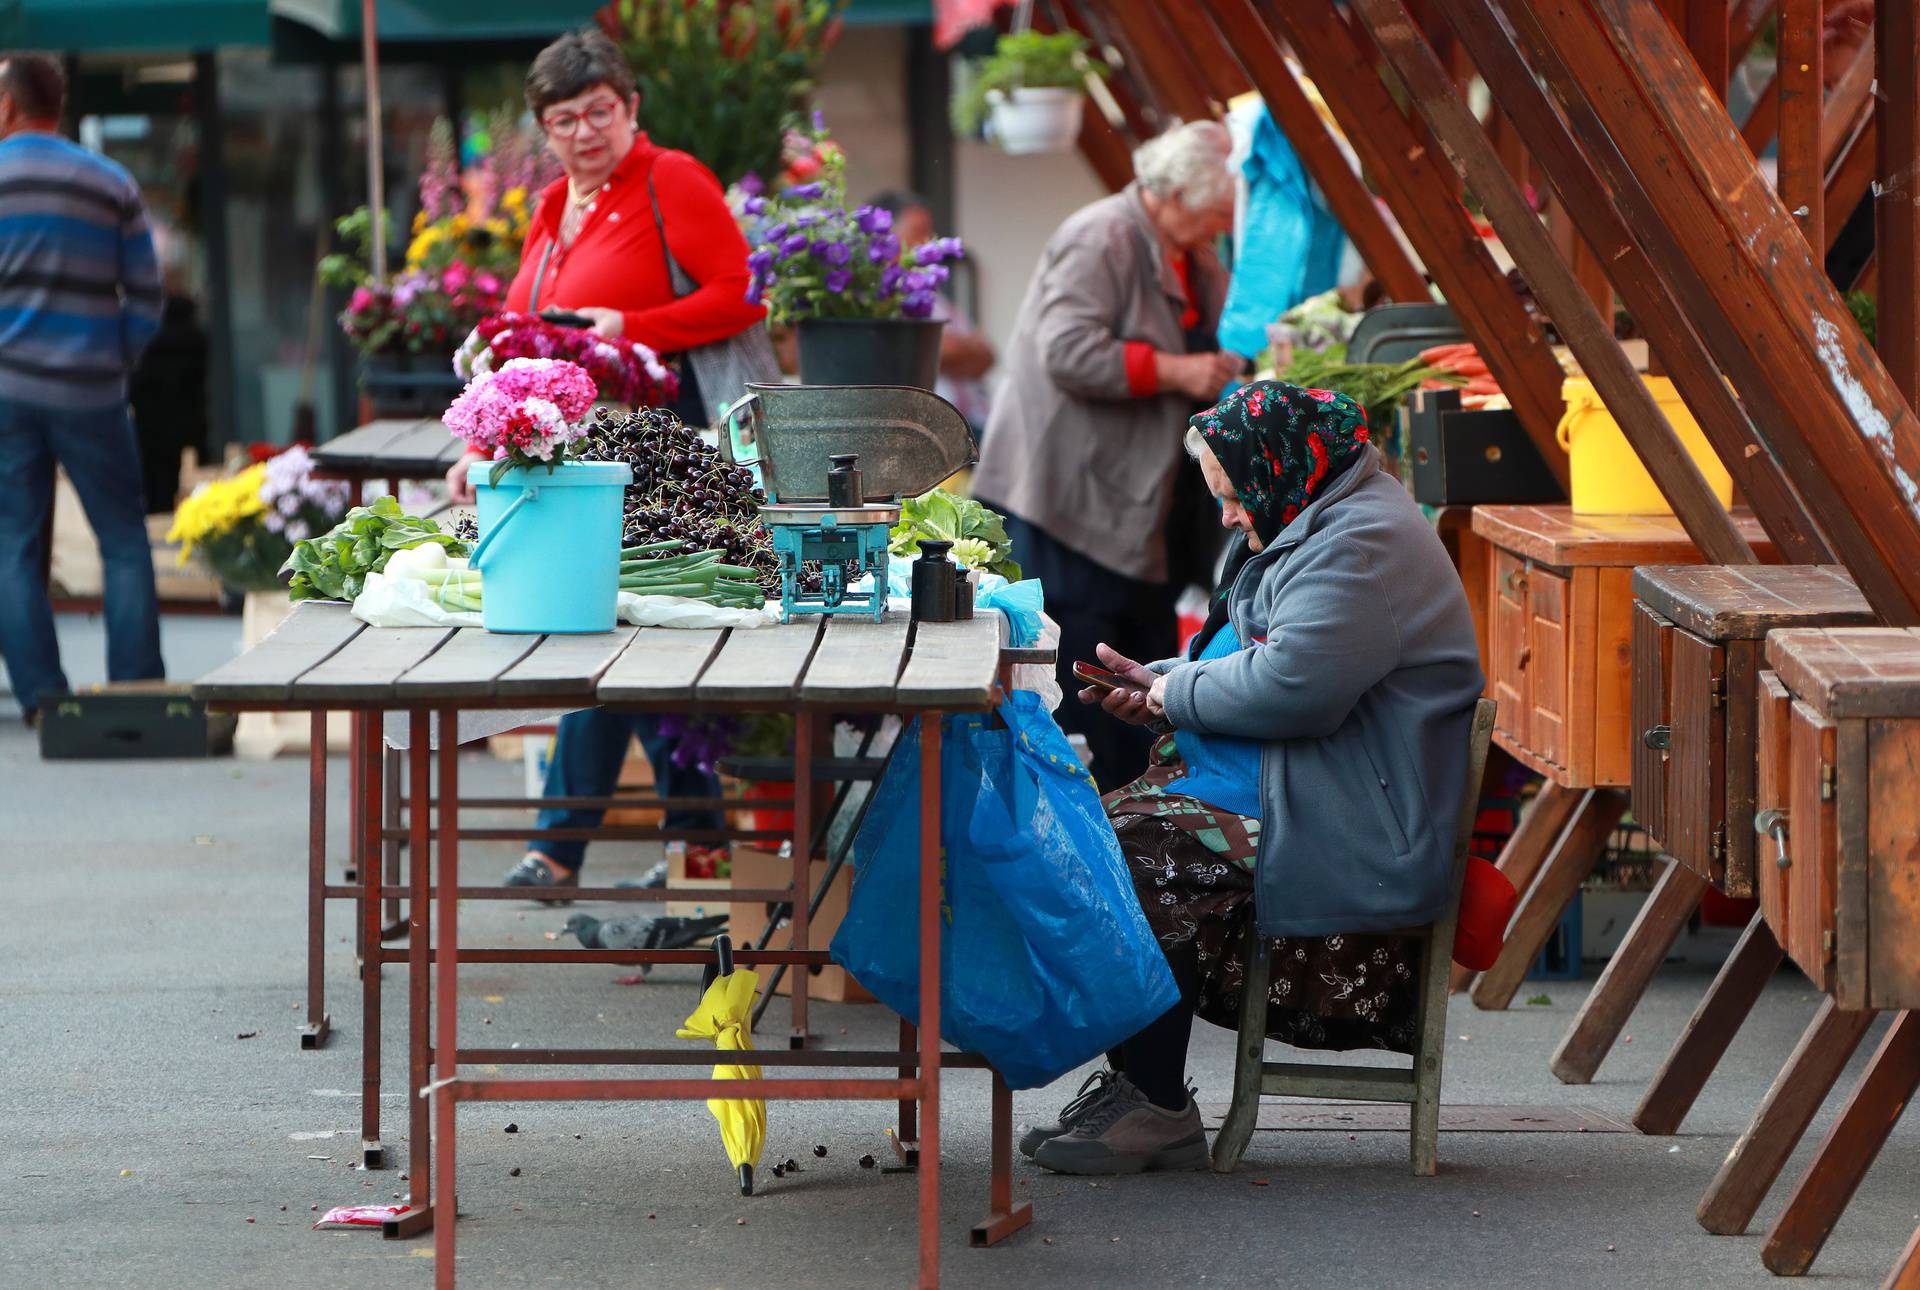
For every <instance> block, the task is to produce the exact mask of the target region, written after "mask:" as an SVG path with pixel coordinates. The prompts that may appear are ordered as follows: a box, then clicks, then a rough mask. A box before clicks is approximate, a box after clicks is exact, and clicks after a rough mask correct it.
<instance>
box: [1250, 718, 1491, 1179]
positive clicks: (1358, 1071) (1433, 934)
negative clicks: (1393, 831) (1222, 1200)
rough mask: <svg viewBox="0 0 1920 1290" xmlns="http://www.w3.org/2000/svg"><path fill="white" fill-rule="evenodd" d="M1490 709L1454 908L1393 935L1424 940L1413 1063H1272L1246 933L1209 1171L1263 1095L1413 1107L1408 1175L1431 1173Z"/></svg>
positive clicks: (1483, 722) (1474, 746)
mask: <svg viewBox="0 0 1920 1290" xmlns="http://www.w3.org/2000/svg"><path fill="white" fill-rule="evenodd" d="M1493 713H1494V703H1493V700H1492V699H1481V700H1480V701H1479V703H1478V704H1477V705H1476V706H1475V707H1474V710H1473V727H1472V734H1471V736H1470V738H1469V740H1468V744H1467V783H1466V793H1465V797H1464V799H1463V800H1462V802H1461V804H1460V819H1459V824H1458V826H1457V827H1456V829H1455V832H1454V843H1453V902H1452V903H1451V904H1450V905H1449V906H1448V907H1447V912H1446V913H1445V914H1443V915H1441V916H1440V918H1439V919H1438V920H1436V921H1434V922H1432V923H1429V924H1428V925H1427V926H1425V927H1416V928H1409V929H1406V930H1404V931H1399V932H1396V933H1394V935H1397V936H1417V937H1420V938H1421V939H1422V940H1424V941H1425V942H1426V947H1425V951H1424V953H1423V954H1422V955H1421V964H1420V984H1419V990H1420V1009H1419V1022H1418V1029H1417V1031H1416V1035H1415V1039H1414V1052H1413V1065H1412V1066H1411V1067H1410V1068H1408V1069H1406V1070H1397V1069H1394V1068H1391V1067H1379V1066H1333V1065H1317V1064H1308V1063H1301V1062H1270V1061H1267V1060H1266V1046H1267V977H1268V968H1269V955H1270V954H1271V951H1272V943H1271V942H1270V941H1268V940H1266V939H1265V938H1264V937H1262V936H1260V935H1259V933H1258V932H1257V931H1256V930H1255V929H1254V928H1251V927H1249V928H1248V929H1247V946H1246V962H1247V979H1246V983H1245V985H1243V986H1242V987H1241V995H1240V1048H1239V1057H1238V1060H1237V1061H1236V1062H1235V1064H1234V1072H1233V1105H1232V1106H1231V1107H1230V1108H1229V1109H1228V1111H1227V1118H1226V1121H1225V1122H1224V1123H1223V1124H1221V1126H1220V1132H1219V1133H1218V1134H1217V1135H1216V1136H1215V1138H1214V1141H1213V1167H1214V1169H1215V1170H1216V1171H1217V1172H1219V1173H1231V1172H1233V1169H1234V1167H1235V1166H1236V1165H1238V1164H1239V1163H1240V1157H1241V1156H1243V1155H1245V1154H1246V1150H1247V1143H1248V1142H1249V1141H1250V1140H1251V1139H1252V1137H1253V1128H1254V1122H1255V1121H1256V1120H1257V1119H1258V1118H1259V1114H1260V1098H1261V1096H1262V1095H1263V1094H1267V1095H1278V1094H1292V1095H1293V1096H1295V1097H1320V1098H1329V1099H1335V1100H1340V1101H1347V1102H1408V1103H1411V1104H1412V1107H1413V1117H1412V1119H1413V1123H1412V1130H1411V1132H1410V1134H1409V1139H1410V1142H1409V1149H1410V1154H1411V1157H1412V1161H1413V1172H1414V1173H1415V1174H1417V1175H1419V1176H1421V1177H1431V1176H1432V1175H1433V1172H1434V1169H1435V1167H1436V1159H1435V1148H1436V1145H1437V1142H1438V1139H1439V1136H1440V1064H1441V1059H1442V1058H1443V1057H1444V1056H1445V1054H1446V1041H1447V976H1448V969H1449V967H1450V966H1451V964H1452V960H1453V933H1454V928H1455V926H1456V925H1457V924H1458V923H1459V921H1460V884H1461V881H1462V878H1463V876H1464V874H1465V872H1466V864H1467V844H1468V842H1469V841H1470V840H1471V839H1472V837H1473V825H1474V820H1475V817H1476V816H1477V815H1478V813H1479V806H1480V779H1481V775H1482V772H1483V771H1484V770H1485V769H1486V764H1487V745H1488V744H1489V742H1491V740H1492V737H1493Z"/></svg>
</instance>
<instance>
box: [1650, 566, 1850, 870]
mask: <svg viewBox="0 0 1920 1290" xmlns="http://www.w3.org/2000/svg"><path fill="white" fill-rule="evenodd" d="M1633 593H1634V597H1635V602H1634V618H1633V724H1632V728H1631V730H1632V735H1633V741H1634V742H1633V818H1634V819H1635V820H1636V821H1637V822H1638V823H1639V824H1641V825H1642V826H1643V827H1644V828H1645V829H1646V830H1647V832H1648V833H1650V834H1652V835H1653V837H1654V838H1655V839H1656V840H1658V842H1659V843H1660V845H1661V847H1662V849H1663V850H1665V851H1666V852H1667V853H1668V854H1669V855H1671V856H1673V857H1674V858H1675V859H1676V860H1678V861H1680V863H1682V864H1684V865H1686V866H1687V867H1688V868H1689V869H1691V870H1693V871H1694V872H1695V873H1697V874H1699V875H1700V876H1701V877H1703V878H1705V879H1707V880H1708V881H1710V882H1712V883H1713V884H1714V886H1716V887H1718V888H1719V889H1720V890H1721V891H1722V892H1724V893H1726V894H1727V895H1729V896H1739V897H1750V896H1752V895H1754V894H1755V890H1754V857H1755V852H1756V846H1755V843H1756V834H1755V832H1754V828H1753V818H1754V812H1755V811H1756V810H1758V809H1760V808H1759V807H1758V806H1757V804H1756V798H1755V775H1756V773H1757V770H1758V767H1759V761H1760V756H1761V752H1760V748H1759V745H1758V743H1757V742H1756V740H1757V730H1758V722H1759V714H1760V706H1761V703H1760V693H1761V691H1760V686H1759V683H1758V681H1757V676H1758V673H1759V671H1760V668H1761V650H1762V648H1763V644H1764V641H1765V638H1766V635H1767V633H1768V632H1769V631H1771V630H1774V629H1776V628H1789V627H1855V626H1868V625H1871V624H1872V623H1873V621H1874V616H1873V611H1872V610H1871V609H1870V608H1869V607H1868V605H1867V602H1866V598H1865V597H1863V596H1862V595H1861V594H1860V592H1859V589H1858V588H1857V587H1855V586H1854V584H1853V579H1852V578H1850V577H1849V576H1848V575H1847V573H1846V571H1845V570H1844V569H1842V568H1840V567H1838V566H1834V565H1804V564H1803V565H1759V566H1733V565H1707V564H1693V565H1653V566H1646V567H1642V568H1640V569H1637V570H1635V572H1634V575H1633Z"/></svg>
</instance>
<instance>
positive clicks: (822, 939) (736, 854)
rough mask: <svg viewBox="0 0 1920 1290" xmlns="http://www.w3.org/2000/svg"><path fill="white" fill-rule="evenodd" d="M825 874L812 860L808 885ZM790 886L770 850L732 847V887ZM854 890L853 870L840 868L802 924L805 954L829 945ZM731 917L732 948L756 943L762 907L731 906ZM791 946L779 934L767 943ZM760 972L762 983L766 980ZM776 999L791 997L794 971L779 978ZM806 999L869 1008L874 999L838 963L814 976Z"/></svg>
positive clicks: (788, 869) (785, 867)
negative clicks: (818, 903) (821, 898)
mask: <svg viewBox="0 0 1920 1290" xmlns="http://www.w3.org/2000/svg"><path fill="white" fill-rule="evenodd" d="M826 872H827V864H826V861H824V860H815V861H814V862H813V863H812V865H810V866H809V872H808V875H807V883H808V886H809V887H810V888H817V887H818V886H819V883H820V879H821V878H822V877H824V876H825V874H826ZM792 881H793V861H792V860H790V859H787V858H785V857H783V856H779V855H776V854H774V853H773V852H771V851H762V850H760V849H759V848H757V847H748V846H739V845H736V846H735V847H734V848H733V885H734V886H735V887H739V888H743V889H746V890H760V891H771V890H774V889H776V888H779V887H784V886H787V885H789V884H790V883H792ZM852 890H853V867H852V866H851V865H848V866H845V867H843V868H842V869H841V870H840V872H839V873H838V874H837V875H836V876H835V877H834V880H833V887H832V888H831V889H830V890H829V891H828V892H827V895H826V899H824V900H822V901H821V902H820V908H819V909H818V910H816V911H815V912H814V915H813V917H812V918H811V919H810V920H808V922H807V946H808V948H810V949H816V950H818V949H825V948H826V947H827V946H828V945H829V944H830V943H832V941H833V936H834V933H835V932H837V931H839V930H840V920H841V919H843V918H845V917H846V916H847V897H848V894H849V893H850V892H851V891H852ZM732 911H733V912H732V916H731V918H730V919H729V922H728V930H729V931H731V932H732V933H733V939H734V943H735V944H737V945H751V944H754V943H755V942H757V941H758V940H759V939H760V934H761V933H762V932H763V931H765V930H766V927H767V912H768V911H767V906H766V904H765V902H761V901H755V902H750V903H741V902H736V903H735V904H734V905H733V907H732ZM790 943H791V933H790V932H788V931H786V930H784V929H783V930H779V931H776V932H775V933H774V934H773V939H772V940H771V941H769V942H768V944H769V945H770V946H771V947H773V948H775V949H785V948H786V947H787V946H788V945H789V944H790ZM766 975H767V974H766V973H764V972H763V973H762V975H761V979H762V980H765V979H766ZM775 993H778V994H792V993H793V971H792V970H789V971H787V972H786V973H785V974H784V975H783V976H782V977H781V978H780V987H779V989H778V990H777V991H776V992H775ZM807 996H808V997H809V998H813V999H823V1000H825V1001H826V1002H828V1003H872V1002H873V1001H874V999H873V996H872V995H870V994H868V993H867V992H866V991H865V990H864V989H862V988H861V986H860V983H859V982H858V981H855V980H854V979H853V978H852V977H851V976H849V975H847V970H846V969H845V968H843V967H841V966H840V965H839V964H837V963H836V964H833V965H831V966H828V967H824V968H821V969H820V970H819V971H817V972H815V973H814V975H813V979H812V981H811V982H810V983H809V984H808V986H807Z"/></svg>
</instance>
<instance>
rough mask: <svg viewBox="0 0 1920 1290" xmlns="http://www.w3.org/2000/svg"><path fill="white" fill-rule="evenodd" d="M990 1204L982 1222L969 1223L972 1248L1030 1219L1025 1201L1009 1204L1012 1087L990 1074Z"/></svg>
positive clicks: (1005, 1235)
mask: <svg viewBox="0 0 1920 1290" xmlns="http://www.w3.org/2000/svg"><path fill="white" fill-rule="evenodd" d="M989 1196H990V1197H991V1204H992V1207H991V1208H990V1209H989V1210H988V1211H987V1216H986V1218H985V1219H983V1220H982V1221H980V1222H978V1223H975V1224H974V1225H973V1231H972V1232H971V1233H970V1234H969V1237H968V1240H969V1243H970V1244H972V1245H974V1246H975V1247H981V1246H988V1245H997V1244H999V1243H1000V1242H1001V1241H1004V1240H1006V1239H1007V1238H1008V1237H1009V1236H1012V1235H1013V1234H1014V1233H1015V1232H1017V1231H1019V1230H1020V1229H1021V1228H1023V1227H1025V1226H1026V1225H1027V1224H1029V1223H1031V1222H1032V1221H1033V1206H1032V1204H1030V1203H1029V1202H1027V1201H1021V1202H1020V1204H1018V1205H1015V1204H1014V1203H1013V1090H1012V1089H1010V1088H1008V1087H1007V1082H1006V1081H1005V1080H1004V1079H1002V1078H1000V1072H999V1071H995V1072H994V1073H993V1182H992V1187H991V1190H990V1192H989Z"/></svg>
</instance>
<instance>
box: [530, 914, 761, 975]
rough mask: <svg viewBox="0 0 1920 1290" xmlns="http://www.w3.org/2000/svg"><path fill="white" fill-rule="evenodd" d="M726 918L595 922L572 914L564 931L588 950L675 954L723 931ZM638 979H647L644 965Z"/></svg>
mask: <svg viewBox="0 0 1920 1290" xmlns="http://www.w3.org/2000/svg"><path fill="white" fill-rule="evenodd" d="M726 926H727V916H726V915H725V914H713V915H710V916H708V917H706V918H682V917H677V916H675V917H661V918H649V917H647V916H645V915H640V914H636V915H630V916H628V917H624V918H595V917H593V916H592V915H591V914H574V915H572V916H571V917H570V918H568V919H567V926H566V930H567V931H569V932H571V933H572V934H573V935H574V937H575V938H576V939H577V940H578V941H579V942H580V944H582V945H584V946H586V947H587V948H588V949H590V950H678V949H685V948H686V947H687V946H689V945H694V944H697V943H698V942H700V941H703V940H706V939H707V938H708V937H710V936H713V935H715V934H717V933H719V932H722V931H724V930H726ZM639 975H640V978H641V979H642V980H644V979H645V978H646V975H647V969H646V967H645V965H642V967H641V969H640V974H639Z"/></svg>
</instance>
